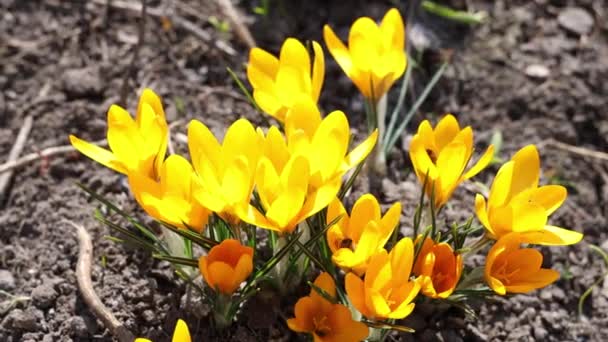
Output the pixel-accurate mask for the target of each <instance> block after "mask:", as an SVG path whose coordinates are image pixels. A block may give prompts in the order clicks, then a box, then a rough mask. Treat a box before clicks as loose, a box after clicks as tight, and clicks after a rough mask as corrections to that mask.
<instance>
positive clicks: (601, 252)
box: [578, 244, 608, 317]
mask: <svg viewBox="0 0 608 342" xmlns="http://www.w3.org/2000/svg"><path fill="white" fill-rule="evenodd" d="M589 249H591V250H592V251H594V252H595V253H597V254H599V255H600V256H601V257H602V258H603V259H604V264H605V266H606V267H608V253H606V252H605V251H604V250H603V249H601V248H600V247H598V246H596V245H592V244H589ZM607 276H608V271H606V272H604V273H603V274H602V275H601V276H600V277H599V278H598V279H597V280H596V281H594V282H593V284H591V286H589V288H588V289H587V290H586V291H585V292H583V294H582V295H581V297H580V298H579V300H578V316H579V317H582V316H583V304H584V303H585V300H586V299H587V297H589V295H591V293H592V292H593V289H594V288H595V287H596V286H598V285H599V284H600V283H601V282H602V281H603V280H604V279H605V278H606V277H607Z"/></svg>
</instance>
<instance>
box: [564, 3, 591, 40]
mask: <svg viewBox="0 0 608 342" xmlns="http://www.w3.org/2000/svg"><path fill="white" fill-rule="evenodd" d="M557 22H558V23H559V25H560V26H561V27H563V28H565V29H566V30H568V31H570V32H572V33H576V34H578V35H581V36H582V35H586V34H588V33H589V32H591V29H593V17H592V16H591V15H590V14H589V12H587V11H585V10H584V9H582V8H580V7H567V8H564V9H563V10H562V11H561V12H560V13H559V16H558V17H557Z"/></svg>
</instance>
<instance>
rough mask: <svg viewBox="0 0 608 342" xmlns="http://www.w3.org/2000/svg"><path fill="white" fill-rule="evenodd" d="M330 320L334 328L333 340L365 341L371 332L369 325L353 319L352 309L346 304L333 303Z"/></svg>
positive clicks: (337, 341)
mask: <svg viewBox="0 0 608 342" xmlns="http://www.w3.org/2000/svg"><path fill="white" fill-rule="evenodd" d="M328 320H329V322H330V326H331V327H332V328H333V329H332V335H333V336H332V337H333V341H336V342H339V341H363V340H364V339H365V338H366V337H367V335H368V334H369V328H368V327H367V325H365V324H364V323H361V322H357V321H355V320H353V318H352V314H351V312H350V310H349V309H348V308H347V307H346V306H344V305H333V306H332V310H331V312H330V313H329V315H328ZM334 331H335V332H334Z"/></svg>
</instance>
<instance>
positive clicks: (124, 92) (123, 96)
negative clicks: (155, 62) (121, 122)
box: [120, 0, 148, 107]
mask: <svg viewBox="0 0 608 342" xmlns="http://www.w3.org/2000/svg"><path fill="white" fill-rule="evenodd" d="M147 9H148V2H147V1H146V0H141V21H140V22H139V32H138V38H137V45H135V48H134V49H133V59H131V63H129V66H128V69H127V72H126V73H125V78H124V79H123V81H122V87H121V89H120V103H121V104H122V105H123V107H124V106H126V104H127V96H128V95H129V79H130V78H131V77H133V74H135V64H136V63H137V61H138V60H139V50H141V47H142V46H143V45H144V40H145V39H146V13H147Z"/></svg>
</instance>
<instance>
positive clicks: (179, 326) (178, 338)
mask: <svg viewBox="0 0 608 342" xmlns="http://www.w3.org/2000/svg"><path fill="white" fill-rule="evenodd" d="M191 341H192V339H191V338H190V331H188V325H187V324H186V322H184V321H183V320H181V319H178V320H177V323H176V324H175V331H173V338H172V339H171V342H191ZM135 342H152V341H151V340H148V339H147V338H141V337H140V338H136V339H135Z"/></svg>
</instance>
